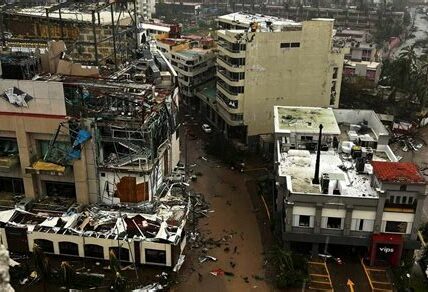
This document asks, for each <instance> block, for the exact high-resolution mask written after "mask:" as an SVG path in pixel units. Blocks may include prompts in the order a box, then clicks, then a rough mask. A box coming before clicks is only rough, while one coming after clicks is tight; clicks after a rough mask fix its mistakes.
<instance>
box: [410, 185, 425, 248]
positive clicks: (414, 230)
mask: <svg viewBox="0 0 428 292" xmlns="http://www.w3.org/2000/svg"><path fill="white" fill-rule="evenodd" d="M425 197H426V196H425V194H418V196H417V197H416V199H417V205H416V211H415V217H414V219H413V225H412V233H411V234H410V239H411V240H416V239H417V237H418V234H417V233H418V229H419V225H420V224H421V222H422V214H423V213H422V212H423V207H424V199H425Z"/></svg>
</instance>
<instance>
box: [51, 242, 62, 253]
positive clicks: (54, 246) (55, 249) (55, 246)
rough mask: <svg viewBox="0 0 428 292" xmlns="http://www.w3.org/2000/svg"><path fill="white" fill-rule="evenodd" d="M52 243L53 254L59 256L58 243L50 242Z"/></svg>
mask: <svg viewBox="0 0 428 292" xmlns="http://www.w3.org/2000/svg"><path fill="white" fill-rule="evenodd" d="M52 243H53V249H54V254H60V252H59V243H58V241H56V240H52Z"/></svg>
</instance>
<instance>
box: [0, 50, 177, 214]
mask: <svg viewBox="0 0 428 292" xmlns="http://www.w3.org/2000/svg"><path fill="white" fill-rule="evenodd" d="M66 56H67V54H66V50H65V45H64V43H63V42H50V43H49V48H48V50H47V51H46V52H45V53H44V54H33V53H22V52H10V51H9V52H3V53H1V54H0V62H1V68H2V72H3V75H2V79H0V91H1V94H2V98H1V99H0V192H1V196H2V198H3V200H2V202H3V205H6V206H4V207H11V206H12V207H13V206H14V205H15V204H18V205H20V204H21V205H24V206H26V205H30V204H33V203H34V202H33V203H31V202H32V200H31V199H35V200H36V201H35V203H37V204H39V205H43V204H46V205H47V206H49V205H55V203H58V204H56V205H57V207H56V208H57V211H58V212H60V211H65V210H67V208H69V207H70V206H72V205H73V204H74V203H77V204H83V205H85V204H89V203H97V202H104V203H107V204H115V203H119V202H121V203H123V202H131V203H137V202H142V201H148V200H151V199H152V198H153V196H154V195H155V194H156V193H157V192H158V190H159V187H160V185H161V184H162V182H163V180H164V177H165V176H166V175H167V174H169V173H170V172H171V170H172V169H173V167H174V166H175V165H176V164H177V163H178V160H179V136H178V123H177V112H178V88H176V85H175V78H176V76H175V75H174V74H175V73H174V72H172V71H173V70H172V71H171V70H170V69H171V68H172V67H171V65H169V64H168V63H167V60H166V58H165V57H163V55H162V54H161V53H160V52H153V53H151V52H149V51H146V52H145V54H144V56H143V57H141V58H139V59H136V60H133V61H130V62H128V63H127V64H126V66H122V67H120V68H119V70H114V69H111V68H109V67H102V68H101V69H99V68H98V67H88V66H83V65H81V64H78V63H74V62H71V61H69V60H68V59H67V57H66ZM161 61H162V62H161ZM6 202H8V203H6ZM26 208H27V207H24V209H26ZM40 208H42V206H40Z"/></svg>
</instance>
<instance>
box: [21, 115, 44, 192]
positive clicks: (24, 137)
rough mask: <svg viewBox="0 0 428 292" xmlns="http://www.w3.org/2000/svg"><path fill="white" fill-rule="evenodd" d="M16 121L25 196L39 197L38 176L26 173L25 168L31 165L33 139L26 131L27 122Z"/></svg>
mask: <svg viewBox="0 0 428 292" xmlns="http://www.w3.org/2000/svg"><path fill="white" fill-rule="evenodd" d="M15 123H16V141H17V143H18V150H19V161H20V164H21V172H22V180H23V182H24V191H25V196H26V197H28V198H37V197H38V196H39V191H38V189H37V180H36V177H35V176H33V175H32V174H26V173H25V168H26V167H28V166H30V165H31V157H32V155H33V150H32V147H31V139H30V137H29V135H28V134H27V133H26V132H25V123H24V120H23V119H18V118H16V119H15Z"/></svg>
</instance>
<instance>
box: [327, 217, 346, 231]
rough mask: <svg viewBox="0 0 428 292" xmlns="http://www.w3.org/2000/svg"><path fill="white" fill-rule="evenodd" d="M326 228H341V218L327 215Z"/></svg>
mask: <svg viewBox="0 0 428 292" xmlns="http://www.w3.org/2000/svg"><path fill="white" fill-rule="evenodd" d="M327 228H332V229H341V228H342V218H338V217H328V218H327Z"/></svg>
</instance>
